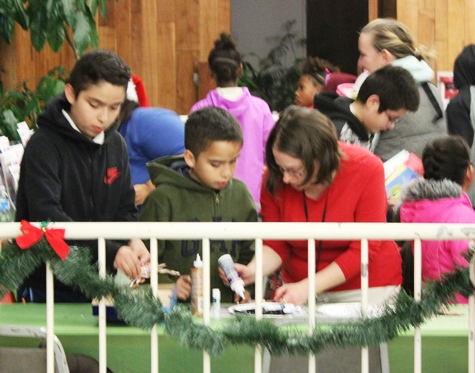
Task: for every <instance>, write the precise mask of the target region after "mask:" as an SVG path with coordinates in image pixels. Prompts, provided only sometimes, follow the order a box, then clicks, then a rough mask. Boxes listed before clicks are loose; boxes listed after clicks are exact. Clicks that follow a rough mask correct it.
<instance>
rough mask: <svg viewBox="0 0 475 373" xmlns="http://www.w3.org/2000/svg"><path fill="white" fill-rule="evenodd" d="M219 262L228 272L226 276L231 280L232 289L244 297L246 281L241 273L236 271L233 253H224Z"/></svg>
mask: <svg viewBox="0 0 475 373" xmlns="http://www.w3.org/2000/svg"><path fill="white" fill-rule="evenodd" d="M218 264H219V266H220V267H221V268H222V269H223V271H224V273H225V274H226V278H227V279H228V281H229V285H230V286H231V290H232V291H234V292H235V293H236V294H238V295H239V296H240V297H241V298H242V299H244V281H243V280H242V278H241V277H240V276H239V273H237V272H236V268H235V267H234V262H233V258H232V257H231V255H229V254H224V255H222V256H221V257H220V258H219V259H218Z"/></svg>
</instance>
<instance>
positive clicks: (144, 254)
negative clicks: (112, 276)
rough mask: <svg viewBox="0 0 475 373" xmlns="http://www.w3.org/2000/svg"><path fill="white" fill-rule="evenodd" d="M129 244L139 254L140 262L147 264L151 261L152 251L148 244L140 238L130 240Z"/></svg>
mask: <svg viewBox="0 0 475 373" xmlns="http://www.w3.org/2000/svg"><path fill="white" fill-rule="evenodd" d="M129 246H130V247H131V248H132V250H134V252H135V253H136V254H137V256H138V258H139V261H140V264H145V263H148V262H150V253H149V251H148V249H147V246H145V244H144V243H143V241H142V240H141V239H139V238H132V239H131V240H130V241H129Z"/></svg>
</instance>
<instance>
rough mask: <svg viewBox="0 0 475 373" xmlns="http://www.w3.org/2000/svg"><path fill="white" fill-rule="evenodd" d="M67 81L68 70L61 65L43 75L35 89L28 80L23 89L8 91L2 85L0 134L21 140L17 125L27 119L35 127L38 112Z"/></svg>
mask: <svg viewBox="0 0 475 373" xmlns="http://www.w3.org/2000/svg"><path fill="white" fill-rule="evenodd" d="M65 82H66V72H65V70H64V68H63V67H61V66H60V67H55V68H54V69H52V70H50V71H49V72H48V74H47V75H46V76H44V77H42V78H41V80H40V82H39V83H38V85H37V86H36V89H35V90H34V91H33V90H31V89H30V88H29V87H28V85H27V83H26V82H23V84H22V88H21V89H19V90H13V91H6V92H5V91H4V90H3V85H0V136H2V135H5V136H7V137H8V138H9V139H10V141H19V140H20V138H19V136H18V132H17V126H16V125H17V123H19V122H22V121H27V123H28V124H29V126H30V127H31V128H35V127H36V118H37V117H38V114H39V113H40V112H41V111H42V110H43V108H44V106H45V104H46V102H48V101H49V100H51V99H52V98H53V97H55V96H57V95H59V94H61V93H62V92H63V91H64V86H65V84H66V83H65Z"/></svg>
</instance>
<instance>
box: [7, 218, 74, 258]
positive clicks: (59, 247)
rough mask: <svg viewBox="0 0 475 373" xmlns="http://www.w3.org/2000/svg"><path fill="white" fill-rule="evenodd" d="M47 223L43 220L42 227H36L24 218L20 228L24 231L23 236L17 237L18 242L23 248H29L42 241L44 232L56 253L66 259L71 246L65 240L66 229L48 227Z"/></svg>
mask: <svg viewBox="0 0 475 373" xmlns="http://www.w3.org/2000/svg"><path fill="white" fill-rule="evenodd" d="M46 225H47V223H46V222H42V223H41V228H36V227H35V226H33V225H31V224H30V223H29V222H27V221H26V220H22V221H21V227H20V230H21V231H22V232H23V236H20V237H17V239H16V243H17V244H18V246H20V248H21V249H23V250H25V249H29V248H30V247H31V246H33V245H35V244H37V243H38V242H40V240H41V238H42V237H43V233H44V234H45V236H46V241H48V243H49V244H50V245H51V247H52V248H53V250H54V251H55V252H56V254H58V256H59V257H60V258H61V259H62V260H64V259H66V257H67V256H68V254H69V246H68V245H67V244H66V242H64V229H54V228H46Z"/></svg>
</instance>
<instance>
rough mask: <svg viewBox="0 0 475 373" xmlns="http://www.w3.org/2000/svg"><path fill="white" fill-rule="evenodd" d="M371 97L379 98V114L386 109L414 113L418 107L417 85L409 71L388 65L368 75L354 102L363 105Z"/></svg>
mask: <svg viewBox="0 0 475 373" xmlns="http://www.w3.org/2000/svg"><path fill="white" fill-rule="evenodd" d="M371 95H377V96H378V97H379V109H378V111H379V112H380V113H382V112H383V111H385V110H388V109H389V110H399V109H407V110H409V111H416V110H417V108H418V107H419V101H420V98H419V90H418V87H417V83H416V81H415V80H414V78H413V77H412V75H411V73H410V72H409V71H407V70H406V69H404V68H402V67H399V66H392V65H388V66H385V67H383V68H381V69H378V70H376V71H374V72H372V73H371V74H369V75H368V77H367V78H366V79H365V81H364V82H363V84H362V85H361V87H360V89H359V91H358V96H357V97H356V101H357V102H361V103H363V104H364V103H366V101H367V100H368V98H369V97H370V96H371Z"/></svg>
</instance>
